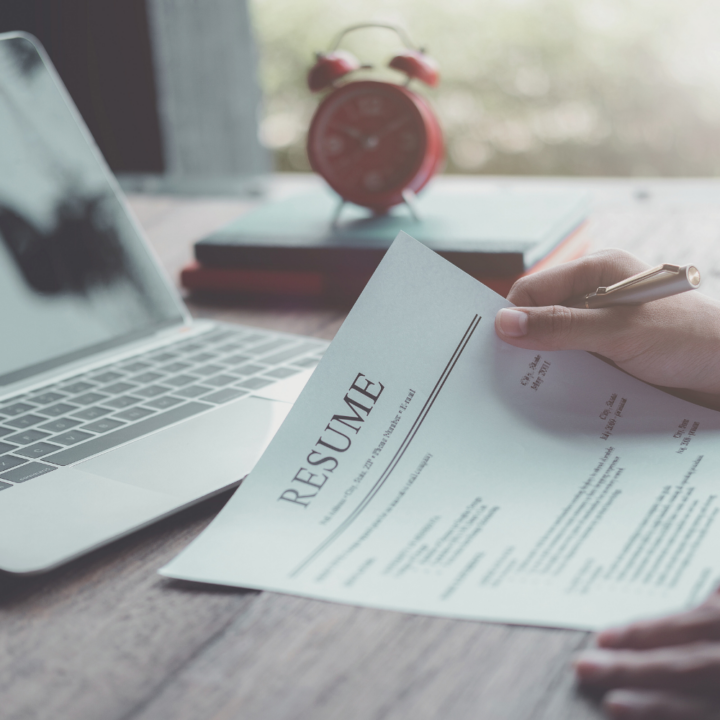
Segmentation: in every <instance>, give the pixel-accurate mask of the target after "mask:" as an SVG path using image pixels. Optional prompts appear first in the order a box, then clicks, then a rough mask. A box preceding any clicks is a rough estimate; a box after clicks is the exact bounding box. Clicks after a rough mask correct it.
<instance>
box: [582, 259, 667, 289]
mask: <svg viewBox="0 0 720 720" xmlns="http://www.w3.org/2000/svg"><path fill="white" fill-rule="evenodd" d="M679 272H680V265H670V264H669V263H665V264H664V265H657V266H656V267H653V268H650V269H649V270H644V271H643V272H641V273H638V274H637V275H633V276H632V277H629V278H625V280H621V281H620V282H617V283H615V284H614V285H610V286H609V287H599V288H598V289H597V290H596V291H595V294H596V295H609V294H610V293H613V292H615V291H616V290H622V289H624V288H628V287H632V286H633V285H637V283H640V282H644V281H645V280H648V279H649V278H651V277H655V276H656V275H660V274H661V273H673V274H675V275H677V274H678V273H679Z"/></svg>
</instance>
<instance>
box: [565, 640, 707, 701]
mask: <svg viewBox="0 0 720 720" xmlns="http://www.w3.org/2000/svg"><path fill="white" fill-rule="evenodd" d="M575 671H576V673H577V675H578V678H579V680H580V682H582V683H583V684H585V685H591V686H594V687H602V688H636V689H648V690H666V691H669V692H672V691H677V692H689V693H700V694H707V695H714V696H717V697H718V698H720V643H695V644H693V645H680V646H678V647H672V648H662V649H659V650H644V651H636V650H591V651H589V652H586V653H584V654H582V655H580V656H579V657H578V658H577V660H576V661H575Z"/></svg>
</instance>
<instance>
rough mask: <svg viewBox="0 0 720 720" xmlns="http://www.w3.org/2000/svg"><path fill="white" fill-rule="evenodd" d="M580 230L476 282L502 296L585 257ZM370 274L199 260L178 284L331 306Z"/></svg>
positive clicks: (347, 298)
mask: <svg viewBox="0 0 720 720" xmlns="http://www.w3.org/2000/svg"><path fill="white" fill-rule="evenodd" d="M585 227H586V226H585V225H581V226H580V227H579V228H577V229H576V230H575V231H574V232H572V233H571V234H570V235H569V236H568V237H566V238H564V239H563V241H562V242H561V243H560V244H559V245H557V246H556V247H555V248H553V250H552V251H551V252H550V253H549V254H547V255H546V256H545V257H543V258H542V259H541V260H539V261H538V262H537V263H535V264H534V265H533V266H532V267H530V268H529V269H528V270H526V271H525V272H523V273H521V274H519V275H511V276H500V277H493V276H490V277H487V276H482V275H481V276H478V277H475V279H476V280H479V281H480V282H482V283H484V284H485V285H487V286H488V287H489V288H490V289H491V290H494V291H495V292H496V293H498V294H500V295H502V296H503V297H506V296H507V294H508V293H509V292H510V288H511V287H512V286H513V284H514V283H515V281H516V280H518V279H519V278H520V277H522V276H523V275H529V274H531V273H534V272H537V271H538V270H544V269H546V268H549V267H553V266H555V265H559V264H560V263H563V262H568V261H569V260H575V259H576V258H579V257H582V256H583V255H585V254H586V253H587V252H588V250H589V247H590V237H589V235H588V233H587V231H586V229H585ZM371 275H372V270H366V269H364V268H361V269H359V270H358V269H355V270H353V269H346V270H345V271H344V272H317V271H316V272H312V271H304V270H299V271H293V270H270V269H265V268H246V267H208V266H204V265H201V264H200V263H198V262H197V261H194V262H191V263H189V264H188V265H186V266H185V267H184V268H183V269H182V271H181V273H180V283H181V285H182V286H183V287H184V288H185V289H187V290H190V291H191V292H194V293H205V294H215V295H235V296H245V297H295V298H307V299H318V300H327V301H335V302H354V301H355V300H356V299H357V298H358V297H359V295H360V293H361V292H362V291H363V288H364V287H365V285H366V284H367V282H368V280H369V279H370V277H371Z"/></svg>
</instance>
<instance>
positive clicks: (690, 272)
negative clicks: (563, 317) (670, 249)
mask: <svg viewBox="0 0 720 720" xmlns="http://www.w3.org/2000/svg"><path fill="white" fill-rule="evenodd" d="M699 287H700V271H699V270H698V269H697V268H696V267H695V266H694V265H669V264H667V263H666V264H664V265H658V266H657V267H654V268H650V269H649V270H645V271H644V272H641V273H638V274H637V275H633V276H632V277H629V278H626V279H625V280H621V281H620V282H618V283H615V285H610V286H609V287H599V288H598V289H597V290H595V292H591V293H588V294H587V295H582V296H580V297H576V298H573V299H572V300H570V301H569V302H567V303H564V304H565V306H566V307H571V308H585V309H587V310H592V309H595V308H604V307H611V306H612V305H642V304H643V303H646V302H652V301H653V300H660V299H661V298H665V297H670V296H671V295H678V294H679V293H683V292H686V291H687V290H696V289H697V288H699Z"/></svg>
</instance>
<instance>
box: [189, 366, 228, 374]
mask: <svg viewBox="0 0 720 720" xmlns="http://www.w3.org/2000/svg"><path fill="white" fill-rule="evenodd" d="M224 369H225V368H224V367H222V366H221V365H201V366H200V367H196V368H193V372H194V373H195V374H196V375H203V376H205V375H215V374H216V373H219V372H221V371H222V370H224Z"/></svg>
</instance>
